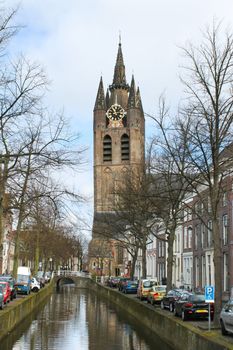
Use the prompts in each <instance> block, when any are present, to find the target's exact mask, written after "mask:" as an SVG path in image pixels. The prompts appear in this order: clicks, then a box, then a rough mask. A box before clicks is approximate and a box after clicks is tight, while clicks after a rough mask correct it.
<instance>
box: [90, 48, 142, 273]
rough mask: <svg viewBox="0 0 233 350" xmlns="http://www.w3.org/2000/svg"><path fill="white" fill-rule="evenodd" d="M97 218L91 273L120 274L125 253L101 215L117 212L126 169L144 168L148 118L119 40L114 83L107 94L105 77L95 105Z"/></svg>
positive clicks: (95, 213)
mask: <svg viewBox="0 0 233 350" xmlns="http://www.w3.org/2000/svg"><path fill="white" fill-rule="evenodd" d="M93 122H94V123H93V128H94V221H93V232H92V240H91V242H90V245H89V269H90V272H92V273H94V272H95V273H97V274H101V275H102V274H103V275H109V274H111V275H119V274H120V273H122V272H123V271H124V266H123V261H122V259H123V256H122V252H120V251H119V250H120V248H119V247H118V246H117V244H116V242H114V239H113V240H111V241H109V240H108V241H107V240H106V239H105V237H104V236H101V229H100V222H101V216H103V215H104V214H106V213H111V212H113V211H114V203H115V195H114V191H115V190H116V188H117V184H118V183H119V182H122V179H123V178H124V173H125V172H126V171H127V170H134V171H137V172H143V171H144V164H145V155H144V153H145V119H144V113H143V109H142V103H141V97H140V91H139V88H136V86H135V81H134V77H133V76H132V79H131V85H130V86H129V85H128V84H127V81H126V75H125V65H124V60H123V54H122V48H121V43H119V47H118V53H117V59H116V64H115V70H114V76H113V82H112V84H111V85H110V86H109V88H108V90H107V93H106V95H105V92H104V87H103V81H102V77H101V78H100V83H99V88H98V92H97V97H96V101H95V106H94V121H93Z"/></svg>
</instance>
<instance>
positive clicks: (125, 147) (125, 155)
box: [121, 134, 129, 160]
mask: <svg viewBox="0 0 233 350" xmlns="http://www.w3.org/2000/svg"><path fill="white" fill-rule="evenodd" d="M121 160H129V136H128V135H127V134H124V135H122V136H121Z"/></svg>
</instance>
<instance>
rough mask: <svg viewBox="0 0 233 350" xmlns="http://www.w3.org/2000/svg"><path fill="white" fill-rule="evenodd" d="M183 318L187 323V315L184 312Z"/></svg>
mask: <svg viewBox="0 0 233 350" xmlns="http://www.w3.org/2000/svg"><path fill="white" fill-rule="evenodd" d="M181 318H182V320H183V321H187V314H186V313H185V312H184V311H182V314H181Z"/></svg>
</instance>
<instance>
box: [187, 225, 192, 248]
mask: <svg viewBox="0 0 233 350" xmlns="http://www.w3.org/2000/svg"><path fill="white" fill-rule="evenodd" d="M188 248H192V227H189V228H188Z"/></svg>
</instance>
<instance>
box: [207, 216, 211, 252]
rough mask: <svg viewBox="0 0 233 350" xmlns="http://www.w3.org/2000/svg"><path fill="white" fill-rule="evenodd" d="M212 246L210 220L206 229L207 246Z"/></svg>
mask: <svg viewBox="0 0 233 350" xmlns="http://www.w3.org/2000/svg"><path fill="white" fill-rule="evenodd" d="M211 246H212V220H209V221H208V230H207V247H211Z"/></svg>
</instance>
